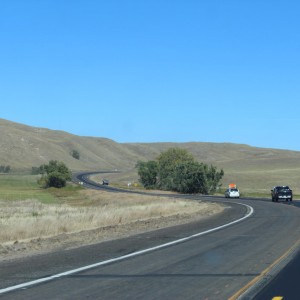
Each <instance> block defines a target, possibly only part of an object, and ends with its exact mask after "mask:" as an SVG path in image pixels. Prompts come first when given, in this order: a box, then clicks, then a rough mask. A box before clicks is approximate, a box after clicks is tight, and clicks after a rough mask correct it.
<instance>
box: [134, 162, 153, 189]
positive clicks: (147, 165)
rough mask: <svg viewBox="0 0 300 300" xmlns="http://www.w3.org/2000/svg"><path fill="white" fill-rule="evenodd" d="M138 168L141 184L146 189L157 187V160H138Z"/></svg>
mask: <svg viewBox="0 0 300 300" xmlns="http://www.w3.org/2000/svg"><path fill="white" fill-rule="evenodd" d="M136 168H138V175H139V177H140V179H139V181H140V182H141V184H142V185H143V186H144V187H145V188H146V189H152V188H155V186H156V182H157V162H156V161H153V160H150V161H148V162H142V161H138V162H137V164H136Z"/></svg>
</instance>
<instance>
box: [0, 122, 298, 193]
mask: <svg viewBox="0 0 300 300" xmlns="http://www.w3.org/2000/svg"><path fill="white" fill-rule="evenodd" d="M170 147H180V148H184V149H187V150H188V151H189V152H191V153H192V154H193V155H194V157H195V158H196V159H197V160H199V161H201V162H204V163H207V164H213V165H215V166H217V167H218V168H223V169H224V171H225V176H224V178H223V185H227V184H228V183H229V182H235V183H237V184H238V186H239V187H240V189H241V190H245V191H251V190H252V189H255V190H256V191H264V192H265V191H269V190H270V188H271V187H272V186H274V185H281V184H287V185H290V186H291V187H292V188H293V189H294V191H295V192H297V193H300V152H299V151H289V150H280V149H269V148H257V147H251V146H248V145H241V144H232V143H203V142H189V143H169V142H165V143H117V142H115V141H113V140H111V139H108V138H100V137H86V136H77V135H73V134H70V133H67V132H64V131H56V130H50V129H46V128H37V127H31V126H27V125H23V124H19V123H15V122H11V121H8V120H4V119H0V165H10V166H11V169H12V171H16V172H18V171H24V170H31V168H32V167H37V166H40V165H41V164H44V163H48V162H49V160H51V159H53V160H59V161H63V162H64V163H65V164H66V165H67V166H68V167H69V168H70V169H72V170H73V171H79V170H114V169H118V170H120V171H122V174H123V175H122V177H120V178H122V180H128V179H129V178H131V180H137V175H136V171H135V169H134V167H135V164H136V162H137V161H138V160H144V161H146V160H150V159H155V158H156V157H157V156H158V155H159V154H160V152H162V151H165V150H167V149H168V148H170ZM73 150H76V151H78V152H79V153H80V159H79V160H78V159H75V158H73V157H72V155H71V151H73ZM126 174H127V175H126Z"/></svg>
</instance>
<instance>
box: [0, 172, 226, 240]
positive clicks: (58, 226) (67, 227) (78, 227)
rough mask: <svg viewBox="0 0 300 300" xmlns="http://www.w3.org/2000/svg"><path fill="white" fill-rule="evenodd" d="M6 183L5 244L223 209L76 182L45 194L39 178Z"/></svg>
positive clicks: (1, 235) (1, 197) (2, 206)
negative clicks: (93, 188)
mask: <svg viewBox="0 0 300 300" xmlns="http://www.w3.org/2000/svg"><path fill="white" fill-rule="evenodd" d="M8 177H9V176H8ZM2 179H3V180H2V182H1V184H0V242H1V243H5V242H10V241H16V240H24V239H25V240H26V239H34V238H39V237H50V236H55V235H58V234H61V233H73V232H80V231H85V230H90V229H95V228H102V227H107V226H116V225H123V224H130V223H132V222H136V221H141V220H149V219H155V218H160V217H168V216H174V215H176V216H177V215H185V214H187V215H193V214H195V213H198V214H199V216H208V215H210V214H211V213H216V212H219V211H221V208H220V207H219V206H218V205H216V204H207V203H201V202H196V201H187V200H182V199H175V198H166V197H161V196H148V195H139V194H128V193H110V192H105V191H96V190H85V189H83V188H82V187H81V186H77V185H73V184H69V185H67V187H65V188H62V189H55V188H51V189H47V190H44V189H41V188H40V187H39V186H38V185H37V183H36V179H37V178H36V177H35V176H25V177H23V176H20V177H18V176H16V177H9V178H7V177H6V176H5V177H2ZM4 179H5V180H4ZM16 186H18V189H17V191H15V187H16ZM3 191H5V192H6V194H5V193H3Z"/></svg>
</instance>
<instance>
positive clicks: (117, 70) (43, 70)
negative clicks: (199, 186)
mask: <svg viewBox="0 0 300 300" xmlns="http://www.w3.org/2000/svg"><path fill="white" fill-rule="evenodd" d="M299 16H300V1H297V0H295V1H293V0H282V1H278V0H263V1H262V0H235V1H234V0H26V1H24V0H1V1H0V28H1V30H0V37H1V47H0V68H1V69H0V103H1V107H0V112H1V113H0V118H4V119H7V120H10V121H14V122H18V123H22V124H26V125H30V126H36V127H45V128H49V129H54V130H63V131H67V132H70V133H73V134H76V135H82V136H95V137H105V138H109V139H113V140H115V141H116V142H149V143H151V142H191V141H196V142H231V143H242V144H248V145H251V146H256V147H266V148H279V149H290V150H299V151H300V138H299V130H300V125H299V120H300V118H299V112H300V68H299V67H300V60H299V58H300V17H299Z"/></svg>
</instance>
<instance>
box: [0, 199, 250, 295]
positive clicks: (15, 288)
mask: <svg viewBox="0 0 300 300" xmlns="http://www.w3.org/2000/svg"><path fill="white" fill-rule="evenodd" d="M238 204H240V205H244V206H246V207H247V209H248V211H247V214H246V215H245V216H244V217H242V218H240V219H237V220H235V221H232V222H230V223H227V224H224V225H221V226H218V227H215V228H212V229H209V230H206V231H203V232H199V233H196V234H193V235H190V236H187V237H185V238H181V239H179V240H175V241H172V242H168V243H165V244H162V245H159V246H155V247H152V248H148V249H144V250H140V251H136V252H133V253H130V254H126V255H123V256H120V257H116V258H112V259H108V260H104V261H101V262H98V263H95V264H92V265H88V266H84V267H81V268H77V269H74V270H70V271H66V272H63V273H59V274H55V275H52V276H49V277H44V278H40V279H36V280H33V281H29V282H25V283H21V284H18V285H14V286H11V287H7V288H4V289H0V294H4V293H7V292H11V291H15V290H17V289H24V288H27V287H29V286H32V285H36V284H40V283H43V282H46V281H50V280H53V279H57V278H60V277H64V276H69V275H72V274H75V273H78V272H82V271H86V270H89V269H92V268H96V267H99V266H103V265H107V264H109V263H113V262H117V261H121V260H124V259H127V258H130V257H134V256H137V255H141V254H145V253H148V252H151V251H155V250H158V249H162V248H165V247H169V246H173V245H176V244H179V243H182V242H186V241H188V240H191V239H193V238H196V237H199V236H202V235H205V234H208V233H211V232H214V231H217V230H220V229H223V228H226V227H228V226H231V225H233V224H236V223H238V222H241V221H243V220H245V219H247V218H249V217H250V216H251V215H252V214H253V213H254V209H253V207H251V206H249V205H247V204H243V203H238Z"/></svg>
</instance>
